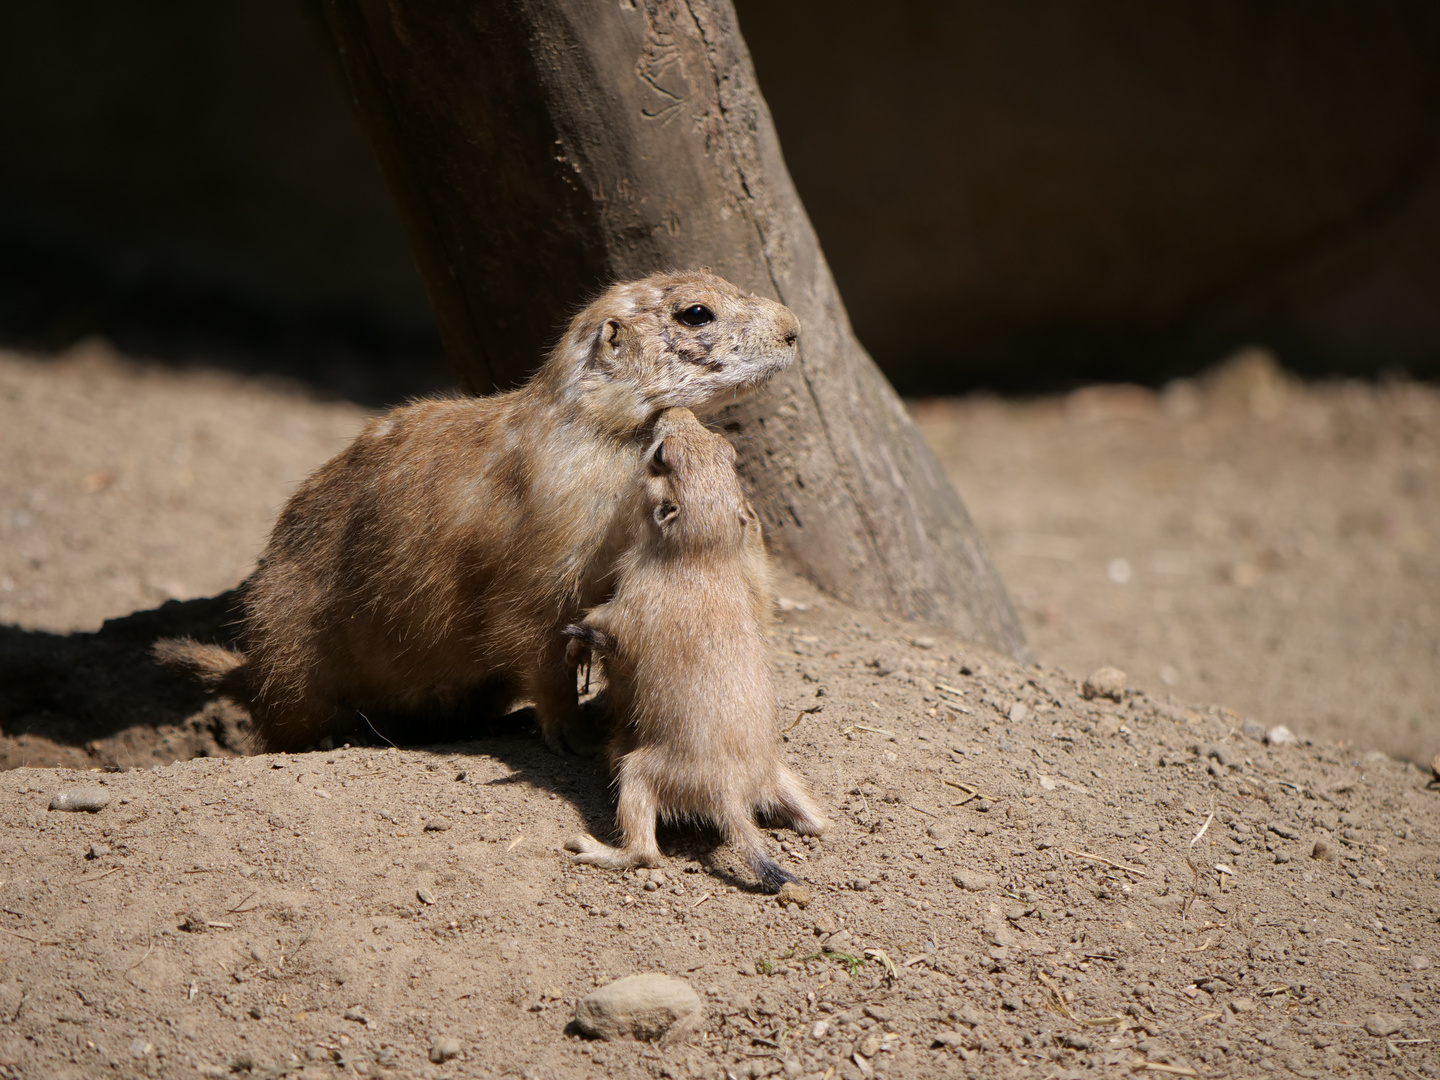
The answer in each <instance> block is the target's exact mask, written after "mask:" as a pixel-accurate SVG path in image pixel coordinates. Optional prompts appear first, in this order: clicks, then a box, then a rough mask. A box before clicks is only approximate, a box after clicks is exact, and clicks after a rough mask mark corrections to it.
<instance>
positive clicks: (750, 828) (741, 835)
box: [720, 808, 800, 893]
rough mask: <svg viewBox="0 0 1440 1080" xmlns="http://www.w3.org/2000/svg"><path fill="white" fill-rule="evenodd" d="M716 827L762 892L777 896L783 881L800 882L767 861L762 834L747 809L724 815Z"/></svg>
mask: <svg viewBox="0 0 1440 1080" xmlns="http://www.w3.org/2000/svg"><path fill="white" fill-rule="evenodd" d="M720 825H721V830H722V831H723V832H724V833H725V839H726V840H728V841H729V842H730V846H731V847H733V848H734V849H735V851H736V853H737V854H738V855H739V856H740V857H741V858H742V859H744V860H745V864H746V865H747V866H749V867H750V869H751V870H753V871H754V872H755V876H756V877H758V878H759V879H760V887H761V888H763V889H764V890H765V891H766V892H768V893H777V892H779V891H780V886H781V885H784V884H785V883H786V882H787V881H799V880H800V879H799V878H798V877H796V876H795V875H794V874H792V873H790V871H789V870H786V869H785V868H784V867H783V866H781V865H780V864H779V863H777V862H776V861H775V860H774V859H772V858H770V854H769V852H768V851H767V850H766V848H765V838H764V835H763V834H762V833H761V832H760V830H759V829H758V828H757V827H756V825H755V822H754V820H753V819H752V818H751V816H750V812H749V810H748V808H745V809H737V811H736V812H734V813H730V814H727V815H726V820H725V821H723V822H721V823H720Z"/></svg>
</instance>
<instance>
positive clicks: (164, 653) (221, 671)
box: [150, 638, 250, 701]
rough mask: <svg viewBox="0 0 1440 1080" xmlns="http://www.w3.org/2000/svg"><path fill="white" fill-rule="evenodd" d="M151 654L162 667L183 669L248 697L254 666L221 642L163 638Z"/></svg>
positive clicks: (226, 691) (222, 690) (205, 682)
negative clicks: (211, 642) (214, 643)
mask: <svg viewBox="0 0 1440 1080" xmlns="http://www.w3.org/2000/svg"><path fill="white" fill-rule="evenodd" d="M150 655H151V656H153V657H154V658H155V661H156V662H157V663H158V664H160V665H161V666H162V667H167V668H170V669H171V670H172V671H180V672H183V673H184V674H186V675H189V676H190V677H191V678H193V679H196V680H198V681H199V682H200V683H202V684H203V685H204V686H205V687H206V688H207V689H210V690H214V691H217V692H218V693H222V694H226V695H229V696H230V697H234V698H239V699H240V700H242V701H244V700H245V698H246V691H247V690H248V689H249V674H250V668H249V665H248V664H247V663H246V660H245V656H244V655H243V654H242V653H239V652H236V651H235V650H234V649H227V648H225V647H224V646H221V645H206V644H203V643H202V642H199V641H196V640H195V639H194V638H161V639H160V640H159V641H157V642H155V644H154V645H152V646H151V647H150Z"/></svg>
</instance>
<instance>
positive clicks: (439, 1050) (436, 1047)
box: [430, 1038, 460, 1065]
mask: <svg viewBox="0 0 1440 1080" xmlns="http://www.w3.org/2000/svg"><path fill="white" fill-rule="evenodd" d="M459 1056H460V1040H459V1039H451V1038H443V1039H436V1040H435V1041H434V1042H432V1043H431V1044H430V1060H431V1061H432V1062H434V1063H435V1064H436V1065H443V1064H444V1063H445V1062H447V1061H449V1060H450V1059H451V1058H453V1057H459Z"/></svg>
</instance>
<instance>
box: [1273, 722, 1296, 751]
mask: <svg viewBox="0 0 1440 1080" xmlns="http://www.w3.org/2000/svg"><path fill="white" fill-rule="evenodd" d="M1265 741H1266V742H1267V743H1269V744H1270V745H1271V746H1294V745H1295V744H1296V743H1298V742H1299V741H1300V740H1299V739H1298V738H1296V737H1295V733H1294V732H1293V731H1291V730H1290V729H1289V728H1288V727H1286V726H1285V725H1284V724H1276V725H1275V726H1274V727H1272V728H1271V729H1270V730H1269V731H1267V732H1265Z"/></svg>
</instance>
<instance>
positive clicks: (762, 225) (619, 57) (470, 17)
mask: <svg viewBox="0 0 1440 1080" xmlns="http://www.w3.org/2000/svg"><path fill="white" fill-rule="evenodd" d="M313 2H315V3H316V4H317V5H318V8H319V10H320V11H321V12H323V18H324V22H325V25H326V26H327V28H328V30H329V33H330V35H331V38H332V40H333V42H334V43H335V46H336V51H337V54H338V56H339V58H340V62H341V67H342V69H343V72H344V76H345V78H346V81H347V83H348V85H349V87H350V89H351V92H352V94H353V96H354V100H355V104H356V106H357V109H358V111H359V113H360V115H361V118H362V121H363V122H364V124H365V126H366V129H367V131H368V133H369V135H370V138H371V141H372V142H373V143H374V145H375V148H376V151H377V154H378V156H379V158H380V162H381V167H382V169H383V170H384V172H385V174H386V177H387V180H388V182H389V184H390V186H391V189H392V191H393V192H394V193H395V196H396V199H397V202H398V203H399V205H400V207H401V212H402V216H403V217H404V218H405V221H406V224H407V227H408V229H409V232H410V236H411V240H412V243H413V246H414V249H415V253H416V260H417V264H418V266H419V269H420V272H421V276H422V277H423V278H424V280H425V283H426V287H427V288H428V289H429V291H430V295H431V299H432V302H433V304H434V306H435V311H436V315H437V318H438V321H439V325H440V331H441V335H442V337H443V339H444V341H445V346H446V349H447V352H448V353H449V356H450V358H451V361H452V363H453V365H454V366H455V369H456V372H457V375H458V377H459V378H460V380H461V383H462V385H463V386H464V387H465V388H466V389H468V390H471V391H474V392H477V393H485V392H488V391H490V390H493V389H496V388H503V387H507V386H512V385H515V384H516V383H518V382H520V381H522V380H523V379H524V378H525V376H526V375H527V374H528V372H529V371H530V370H531V369H533V368H534V367H535V366H536V365H537V364H538V362H539V359H540V357H541V355H542V353H543V352H544V351H545V347H546V346H547V344H548V343H549V341H550V340H551V339H552V338H553V336H554V335H556V334H557V333H558V331H559V329H560V328H561V327H562V326H563V324H564V323H565V321H566V320H567V319H568V317H569V314H570V313H571V312H572V311H573V310H575V309H576V308H577V306H578V305H579V304H580V303H581V302H582V301H583V300H584V299H585V298H586V297H587V296H588V295H589V294H591V293H593V292H595V291H597V290H598V289H599V288H601V287H603V286H604V285H605V284H606V283H608V282H609V281H612V280H618V279H625V278H634V277H641V276H644V275H645V274H648V273H651V272H653V271H656V270H660V269H675V268H683V267H689V266H702V265H703V266H708V267H710V268H711V269H713V270H715V271H716V272H717V273H719V274H721V275H723V276H725V277H727V278H729V279H730V280H731V281H734V282H735V283H736V284H737V285H740V286H741V287H743V288H746V289H750V290H753V291H755V292H757V293H761V294H763V295H766V296H770V297H774V298H776V299H779V300H780V301H782V302H783V303H785V304H787V305H789V306H790V307H791V308H792V309H793V310H794V311H795V312H796V314H797V315H799V317H800V319H801V322H802V324H803V328H804V329H803V333H802V337H801V351H800V360H799V363H798V364H797V365H796V367H795V368H794V369H793V370H792V371H791V372H790V373H789V374H788V375H787V376H786V377H784V378H782V379H781V380H779V381H778V382H777V384H776V385H775V386H774V387H773V388H772V389H771V390H770V391H768V392H767V393H766V394H764V395H761V396H759V397H757V398H755V399H753V400H752V401H749V402H746V403H743V404H742V405H740V406H737V407H735V408H733V409H732V410H730V412H729V414H728V415H727V416H726V417H725V420H726V426H727V428H728V429H729V431H730V433H731V434H732V437H733V438H734V441H735V443H736V448H737V449H738V450H739V453H740V464H741V469H742V472H743V473H744V475H745V477H746V480H747V482H748V483H749V485H750V486H751V489H752V492H753V494H754V496H755V501H756V506H757V509H758V510H759V511H760V513H761V515H762V516H763V519H764V521H765V524H766V528H767V539H768V540H769V542H770V544H771V549H772V551H773V552H774V554H775V555H776V556H777V557H778V558H779V559H780V560H781V561H782V562H783V563H784V564H786V565H788V566H789V567H791V568H792V569H795V570H797V571H799V572H801V573H802V574H804V575H805V576H806V577H808V578H810V579H811V580H812V581H814V582H815V583H816V584H817V585H819V586H820V587H821V588H822V589H824V590H826V591H828V592H830V593H832V594H834V595H836V596H839V597H841V598H843V599H846V600H848V601H850V602H853V603H855V604H858V605H861V606H865V607H872V608H878V609H882V610H887V611H890V612H894V613H896V614H899V615H901V616H904V617H906V618H911V619H917V620H921V621H925V622H930V623H935V624H939V625H944V626H948V627H950V628H953V629H954V630H955V631H957V632H958V633H959V634H960V635H962V636H964V637H967V638H969V639H971V640H974V641H977V642H980V643H983V644H986V645H989V646H991V647H994V648H997V649H999V650H1001V651H1004V652H1008V653H1011V654H1015V655H1023V654H1024V651H1025V643H1024V636H1023V633H1022V631H1021V629H1020V625H1019V621H1018V619H1017V618H1016V616H1015V611H1014V608H1013V607H1012V605H1011V603H1010V600H1009V598H1008V597H1007V595H1006V593H1005V589H1004V586H1003V584H1002V583H1001V581H1000V578H999V576H998V574H997V573H996V572H995V570H994V567H993V566H992V565H991V562H990V559H989V557H988V555H987V554H986V552H985V550H984V547H983V545H982V544H981V542H980V539H979V537H978V535H977V534H976V532H975V528H974V526H973V524H972V523H971V521H970V519H969V516H968V515H967V514H966V512H965V508H964V507H963V505H962V504H961V502H960V499H959V497H958V496H957V495H956V493H955V491H954V489H953V488H952V487H951V485H950V483H949V481H948V480H947V478H946V477H945V475H944V473H943V471H942V470H941V468H940V467H939V465H938V463H937V462H936V460H935V458H934V456H933V455H932V454H931V453H930V451H929V449H928V448H927V447H926V446H925V444H924V442H923V440H922V439H921V436H920V434H919V432H918V431H917V430H916V428H915V426H914V424H913V423H912V422H911V421H910V419H909V417H908V415H907V414H906V412H905V410H904V408H903V406H902V405H901V403H900V401H899V399H898V397H897V396H896V395H895V392H894V391H893V389H891V387H890V386H889V384H888V383H887V382H886V381H885V379H884V377H883V376H882V375H881V374H880V372H879V370H878V369H877V368H876V367H875V365H874V363H873V362H872V361H871V359H870V357H869V356H868V355H867V354H866V352H865V350H864V348H863V347H862V346H861V345H860V343H859V341H858V340H857V339H856V337H855V335H854V333H853V331H852V330H851V328H850V323H849V319H848V317H847V316H846V314H845V308H844V305H843V304H842V303H841V300H840V297H839V294H838V293H837V291H836V288H835V283H834V281H833V279H832V278H831V275H830V271H829V268H828V267H827V266H826V263H825V259H824V256H823V255H822V254H821V251H820V247H819V243H818V241H817V240H816V237H815V233H814V230H813V229H812V228H811V225H810V222H809V219H808V218H807V217H806V214H805V211H804V209H803V207H802V206H801V204H800V200H799V197H798V195H797V194H796V191H795V188H794V185H793V184H792V183H791V180H790V175H789V173H788V171H787V170H786V167H785V162H784V159H783V158H782V156H781V153H780V147H779V143H778V141H777V139H776V136H775V130H774V126H773V124H772V123H771V120H770V115H769V112H768V110H767V108H766V106H765V102H764V99H763V98H762V97H761V94H760V90H759V87H758V86H757V84H756V80H755V73H754V69H753V67H752V66H751V63H750V57H749V53H748V52H747V50H746V47H745V44H744V41H743V40H742V38H741V36H740V30H739V27H738V25H737V23H736V20H735V13H734V9H733V8H732V6H731V4H730V3H729V0H688V2H659V0H650V2H640V3H633V2H627V0H497V2H491V3H482V4H475V3H460V2H458V0H431V2H427V3H425V4H416V5H402V4H398V3H393V2H388V3H387V2H382V0H313Z"/></svg>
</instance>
